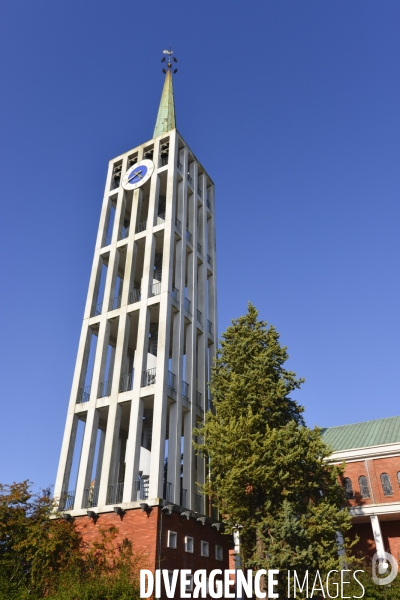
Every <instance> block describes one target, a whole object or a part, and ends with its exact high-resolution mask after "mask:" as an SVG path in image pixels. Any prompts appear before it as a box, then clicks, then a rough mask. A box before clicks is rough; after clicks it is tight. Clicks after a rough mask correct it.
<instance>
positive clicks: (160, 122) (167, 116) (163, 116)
mask: <svg viewBox="0 0 400 600" xmlns="http://www.w3.org/2000/svg"><path fill="white" fill-rule="evenodd" d="M163 54H164V56H163V57H162V59H161V62H162V63H165V66H166V67H167V68H166V69H164V68H163V73H165V81H164V88H163V91H162V94H161V101H160V106H159V109H158V115H157V121H156V126H155V128H154V135H153V137H158V136H159V135H163V134H164V133H167V132H168V131H171V129H175V127H176V122H175V105H174V90H173V86H172V73H176V72H177V70H178V69H174V68H173V67H174V63H177V62H178V60H177V59H176V58H175V56H172V55H173V50H172V49H171V48H170V49H169V50H163Z"/></svg>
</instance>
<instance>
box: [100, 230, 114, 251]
mask: <svg viewBox="0 0 400 600" xmlns="http://www.w3.org/2000/svg"><path fill="white" fill-rule="evenodd" d="M111 238H112V233H110V235H105V236H104V237H103V239H102V241H101V246H102V248H105V246H109V245H110V244H111Z"/></svg>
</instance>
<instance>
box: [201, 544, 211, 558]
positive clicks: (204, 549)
mask: <svg viewBox="0 0 400 600" xmlns="http://www.w3.org/2000/svg"><path fill="white" fill-rule="evenodd" d="M201 556H210V545H209V543H208V542H204V541H203V540H201Z"/></svg>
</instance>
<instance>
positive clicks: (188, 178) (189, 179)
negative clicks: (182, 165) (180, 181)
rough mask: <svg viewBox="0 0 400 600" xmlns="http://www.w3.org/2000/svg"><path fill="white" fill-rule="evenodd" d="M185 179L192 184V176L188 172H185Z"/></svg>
mask: <svg viewBox="0 0 400 600" xmlns="http://www.w3.org/2000/svg"><path fill="white" fill-rule="evenodd" d="M187 180H188V182H189V183H190V185H193V177H190V175H189V173H188V174H187Z"/></svg>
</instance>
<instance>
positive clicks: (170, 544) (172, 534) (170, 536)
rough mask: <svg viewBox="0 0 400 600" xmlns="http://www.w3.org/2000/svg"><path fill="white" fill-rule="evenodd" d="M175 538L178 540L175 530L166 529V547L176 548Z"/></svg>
mask: <svg viewBox="0 0 400 600" xmlns="http://www.w3.org/2000/svg"><path fill="white" fill-rule="evenodd" d="M177 540H178V534H177V533H176V531H168V543H167V545H168V548H174V549H176V546H177Z"/></svg>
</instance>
